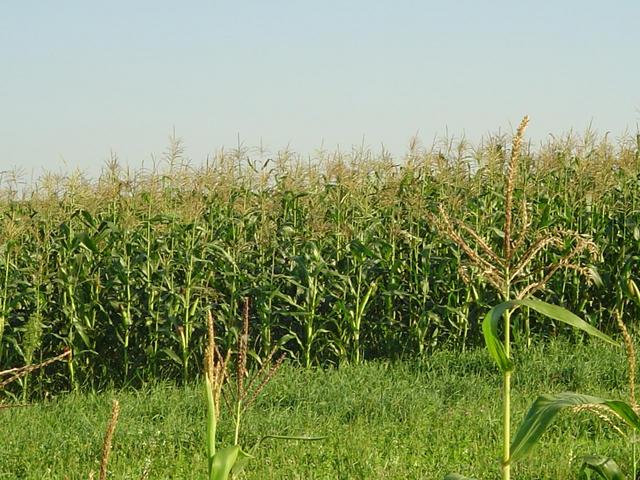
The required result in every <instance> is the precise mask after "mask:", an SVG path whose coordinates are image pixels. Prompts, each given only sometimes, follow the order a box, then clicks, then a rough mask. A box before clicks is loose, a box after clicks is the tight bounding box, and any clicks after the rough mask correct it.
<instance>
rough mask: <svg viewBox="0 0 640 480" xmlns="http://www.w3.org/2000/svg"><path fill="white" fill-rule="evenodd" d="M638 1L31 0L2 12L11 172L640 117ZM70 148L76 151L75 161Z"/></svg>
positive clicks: (1, 134) (559, 127) (561, 128)
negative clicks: (524, 122)
mask: <svg viewBox="0 0 640 480" xmlns="http://www.w3.org/2000/svg"><path fill="white" fill-rule="evenodd" d="M638 25H640V2H638V1H637V0H632V1H618V2H609V4H607V5H606V6H605V4H604V2H600V1H598V2H596V1H584V0H583V1H573V0H571V1H538V2H518V1H514V0H510V1H442V0H441V1H438V2H434V1H429V0H425V1H408V0H395V1H373V0H368V1H361V0H350V1H346V0H343V1H337V0H329V1H327V0H325V1H314V2H311V1H302V0H298V1H293V0H289V1H284V0H270V1H267V0H261V1H231V0H229V1H198V0H192V1H186V2H176V1H165V0H153V1H151V0H128V1H123V0H110V1H108V2H98V1H87V0H83V1H80V0H60V1H55V2H54V1H47V2H44V1H41V0H20V1H14V2H3V5H2V9H1V15H0V170H3V169H6V168H10V167H12V166H22V167H24V169H25V170H26V172H27V173H28V174H31V173H32V172H33V173H35V175H36V176H37V175H38V174H39V173H40V172H41V170H42V169H43V168H47V169H53V170H56V171H59V170H61V169H70V168H75V167H78V166H80V167H82V168H84V169H85V170H88V171H90V172H91V171H93V172H97V171H98V170H99V168H100V166H101V165H102V163H103V162H104V160H105V159H106V158H107V157H108V156H109V152H110V151H111V150H113V151H114V152H116V153H117V154H118V155H119V156H120V158H121V160H122V161H123V162H128V163H129V164H131V165H133V166H135V165H139V164H140V162H141V161H143V160H145V161H148V159H149V157H150V155H151V154H156V155H158V154H160V153H161V152H162V151H163V150H164V149H165V147H166V145H167V137H168V135H169V134H170V133H171V131H172V129H173V128H174V127H175V129H176V132H177V134H178V135H179V136H180V137H182V138H183V139H184V141H185V145H186V148H187V154H188V156H189V157H190V158H192V159H193V161H194V162H200V161H202V160H203V159H204V158H205V156H206V154H207V153H211V152H214V151H216V150H218V149H219V148H220V147H223V146H225V147H228V148H233V147H234V146H235V145H236V139H237V136H238V135H239V136H240V138H241V140H242V141H243V142H244V144H245V145H247V146H256V145H258V144H259V143H260V141H261V140H262V142H263V144H264V146H265V147H267V148H268V149H270V150H272V151H274V150H278V149H281V148H283V147H286V146H287V145H289V146H290V147H291V149H293V150H295V151H297V152H301V153H311V152H312V151H313V150H314V149H316V148H318V147H319V146H320V145H321V144H323V143H324V147H325V148H327V149H329V150H332V149H334V148H335V147H336V146H337V145H340V147H341V148H343V149H347V150H348V149H350V147H351V146H352V145H359V144H361V143H362V141H363V138H364V142H365V144H367V145H369V146H371V147H372V148H374V149H378V148H379V146H380V145H381V144H382V143H384V144H385V145H386V146H387V147H388V148H389V149H390V150H391V151H392V152H393V153H395V154H401V153H403V152H404V150H405V147H406V145H407V144H408V141H409V139H410V137H411V136H412V135H414V134H415V133H416V132H418V133H419V136H420V137H421V138H422V140H423V142H424V143H427V144H429V143H431V141H432V140H433V138H434V136H437V135H442V134H445V133H446V132H447V131H448V132H449V133H450V134H456V135H460V134H462V133H465V134H466V136H467V137H468V138H469V139H470V140H477V139H479V138H480V137H481V136H482V135H483V134H485V133H487V132H496V131H497V130H498V129H501V130H502V131H511V129H512V128H513V126H514V125H516V124H517V123H518V121H519V119H520V117H521V116H522V115H523V114H524V113H528V114H529V115H530V116H531V119H532V123H531V126H530V129H529V134H530V136H531V137H532V138H533V139H534V140H535V139H537V140H538V141H539V140H541V139H544V138H545V136H546V135H548V134H549V133H554V134H559V133H563V132H567V131H569V130H570V129H572V128H573V129H575V130H577V131H583V130H584V129H585V128H586V127H587V126H588V125H589V124H592V125H593V127H594V128H596V129H597V130H598V131H600V132H605V131H611V132H612V134H614V135H619V134H622V133H623V132H624V131H625V129H628V130H629V131H631V132H634V133H635V131H636V129H637V126H636V125H637V124H638V123H640V61H638V58H640V51H639V49H640V28H638ZM63 159H64V161H65V162H66V167H65V166H64V165H65V163H63Z"/></svg>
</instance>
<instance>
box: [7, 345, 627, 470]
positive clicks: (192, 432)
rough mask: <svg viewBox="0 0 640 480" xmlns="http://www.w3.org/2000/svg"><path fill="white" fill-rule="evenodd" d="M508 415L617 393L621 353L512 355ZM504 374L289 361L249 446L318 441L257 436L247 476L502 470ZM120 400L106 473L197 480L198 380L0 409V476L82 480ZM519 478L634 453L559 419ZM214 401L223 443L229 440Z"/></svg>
mask: <svg viewBox="0 0 640 480" xmlns="http://www.w3.org/2000/svg"><path fill="white" fill-rule="evenodd" d="M516 356H517V357H518V358H519V359H520V361H519V365H522V368H520V369H519V370H517V371H516V373H515V375H514V391H515V392H516V395H515V396H514V397H515V398H516V399H517V400H516V402H515V405H514V421H519V420H520V419H521V418H522V415H523V414H524V412H525V410H526V408H527V406H528V404H529V403H530V402H531V401H532V400H533V399H534V398H535V396H536V395H537V393H538V392H540V391H547V392H562V391H566V390H578V391H581V392H585V393H589V394H595V395H603V396H607V397H611V398H626V396H627V386H626V377H625V375H626V364H625V361H624V353H623V351H622V349H615V348H614V347H610V346H607V345H599V344H596V343H595V342H594V343H589V344H573V343H569V342H567V341H551V342H550V343H549V344H547V345H544V346H542V345H539V346H534V347H532V348H531V349H530V350H526V351H516ZM499 382H500V378H499V374H498V372H497V371H496V369H495V367H494V366H493V364H492V363H491V361H490V359H489V357H488V354H487V353H486V351H485V350H483V349H478V350H471V351H467V352H464V353H460V352H451V351H450V352H440V353H437V354H435V355H434V356H432V357H429V358H427V359H424V360H420V361H402V362H366V363H364V364H361V365H357V366H349V365H346V366H343V367H341V368H339V369H325V370H321V369H302V368H300V367H295V366H292V365H284V366H283V371H282V372H281V373H280V375H278V376H277V377H276V378H275V379H274V380H273V382H272V383H271V384H269V385H268V386H267V388H266V389H265V392H264V395H263V396H262V397H261V398H260V399H259V400H258V401H257V403H256V404H255V405H254V406H253V407H252V408H251V409H250V410H249V411H248V412H247V414H246V415H245V421H244V425H245V429H244V430H243V431H242V432H241V441H242V443H243V445H247V446H248V447H249V448H250V446H251V445H253V444H254V443H255V442H256V441H257V440H258V439H259V438H260V437H262V436H263V435H267V434H270V433H277V434H287V435H324V436H326V437H327V438H326V439H325V440H323V441H320V442H313V443H306V442H295V441H292V442H283V441H278V442H275V441H268V440H267V441H265V442H264V443H263V444H262V445H261V446H260V448H259V449H257V451H256V452H255V454H256V456H257V459H256V460H254V461H252V462H249V464H248V466H247V468H246V470H245V471H244V472H243V474H242V476H241V477H242V478H245V479H247V480H250V479H256V480H257V479H260V480H264V479H418V478H420V479H432V478H433V479H437V478H442V477H443V476H444V475H445V474H446V473H447V472H450V471H458V472H461V473H473V475H474V476H477V477H478V478H487V479H489V478H497V477H498V475H499V471H498V465H499V462H498V461H496V459H498V458H499V456H500V445H499V430H500V428H499V423H500V398H499V396H498V395H497V394H496V392H497V391H499V389H498V386H499ZM113 398H117V399H119V401H120V404H121V412H120V419H119V423H118V427H117V429H116V432H115V435H114V442H113V451H112V455H111V458H110V462H109V474H110V477H109V478H117V479H140V478H143V475H145V472H146V475H147V477H146V478H149V479H155V478H162V479H171V478H174V479H191V478H193V479H197V478H205V476H206V461H205V452H204V446H203V445H204V443H203V438H204V432H205V402H204V398H203V393H202V385H200V384H197V385H194V384H191V385H188V386H186V387H175V386H169V385H165V384H156V385H153V386H149V387H147V388H145V389H143V390H140V391H133V390H128V391H127V390H124V391H108V392H105V393H100V394H86V393H84V394H69V395H63V396H60V397H57V398H56V399H54V400H52V401H49V402H45V403H40V404H37V405H34V406H32V407H26V408H14V409H4V410H0V417H1V418H0V438H2V455H0V478H7V479H9V478H11V479H38V480H40V479H83V480H84V479H86V478H88V475H89V472H90V471H92V470H93V471H94V472H97V471H98V469H99V462H100V452H101V448H102V441H103V437H104V429H105V427H106V423H107V421H108V418H109V415H110V409H111V401H112V399H113ZM555 425H556V426H555V427H553V428H552V431H551V432H550V433H549V434H548V435H546V436H545V437H543V440H542V443H541V445H540V446H539V448H538V449H537V450H536V452H535V455H533V456H532V457H531V458H530V459H525V460H524V461H522V462H521V463H519V464H518V465H516V466H515V467H514V475H515V476H516V477H517V478H519V479H523V480H524V479H534V478H535V479H557V478H573V477H574V476H575V474H576V472H577V469H578V467H579V465H572V464H570V463H567V459H568V458H576V457H578V456H580V455H587V454H594V453H598V454H603V455H611V456H613V457H614V458H616V461H618V463H619V464H620V465H621V467H622V468H623V469H624V470H625V471H630V470H629V466H630V462H631V450H630V445H629V443H628V442H627V441H625V440H623V439H621V438H620V437H618V436H617V435H616V433H615V432H614V431H613V429H612V428H610V427H609V426H607V425H606V424H604V423H602V422H600V421H599V420H597V419H596V418H595V417H593V416H590V415H588V414H584V415H579V416H577V417H576V416H575V415H574V416H570V415H566V416H564V415H561V416H560V417H559V419H558V421H557V422H556V424H555ZM233 433H234V432H233V424H232V422H231V419H230V416H228V415H227V414H226V412H225V411H224V409H223V413H222V416H221V425H220V436H221V442H222V443H224V444H229V443H230V442H232V440H233Z"/></svg>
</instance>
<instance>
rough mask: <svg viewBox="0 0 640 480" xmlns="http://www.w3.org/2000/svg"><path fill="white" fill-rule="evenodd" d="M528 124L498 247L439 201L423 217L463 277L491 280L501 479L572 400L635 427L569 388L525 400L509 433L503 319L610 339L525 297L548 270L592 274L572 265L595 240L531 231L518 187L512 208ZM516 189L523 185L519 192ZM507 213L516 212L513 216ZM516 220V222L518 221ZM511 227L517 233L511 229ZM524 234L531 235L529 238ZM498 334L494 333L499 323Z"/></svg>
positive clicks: (509, 182) (618, 409) (624, 409)
mask: <svg viewBox="0 0 640 480" xmlns="http://www.w3.org/2000/svg"><path fill="white" fill-rule="evenodd" d="M528 122H529V118H528V117H526V116H525V117H524V118H523V120H522V122H521V123H520V125H519V127H518V129H517V132H516V135H515V137H514V139H513V145H512V149H511V155H510V158H509V161H508V163H507V165H506V176H505V191H504V217H503V218H504V223H503V225H502V227H503V228H502V230H501V235H500V236H501V238H502V245H501V246H502V252H500V251H499V250H497V249H495V248H492V246H491V244H490V241H488V240H486V239H485V238H484V237H483V236H482V235H481V234H480V233H479V232H477V231H476V230H474V229H473V228H472V227H470V226H469V225H467V224H466V223H464V222H462V221H455V220H453V219H452V218H451V217H450V216H449V214H448V213H447V212H446V211H445V209H444V208H443V207H442V206H441V207H440V209H439V211H440V217H435V216H431V220H432V221H433V222H434V223H435V224H436V226H437V227H438V228H439V230H440V231H442V232H444V233H445V234H446V235H447V236H448V237H449V238H450V239H451V240H453V241H454V242H455V243H456V244H457V245H458V247H459V248H460V249H461V250H462V251H463V252H464V253H465V254H466V256H467V259H468V260H469V265H467V266H464V267H463V269H462V272H461V273H462V275H463V278H469V274H470V273H475V274H477V275H478V276H479V277H481V278H482V279H483V280H484V281H485V282H486V283H488V284H489V285H490V286H492V287H493V288H494V289H495V290H496V291H497V293H498V294H499V296H500V298H501V299H502V300H503V302H502V303H500V304H499V305H497V306H495V307H493V308H492V309H491V310H490V311H489V312H488V313H487V314H486V316H485V318H484V321H483V323H482V332H483V335H484V338H485V342H486V345H487V349H488V350H489V353H490V355H491V357H492V358H493V359H494V361H495V362H496V364H497V365H498V367H499V369H500V371H501V372H502V376H503V382H502V402H503V409H502V424H503V431H502V445H503V448H502V464H501V471H502V479H503V480H509V479H510V478H511V465H512V464H513V463H514V462H516V461H517V460H519V459H521V458H522V457H524V456H525V455H526V454H527V453H529V451H530V450H531V449H532V448H533V446H534V445H535V444H536V443H537V441H538V440H539V439H540V437H541V436H542V434H543V432H544V431H545V429H546V427H547V426H548V425H549V424H550V423H551V422H552V420H553V419H554V417H555V416H556V414H557V413H558V412H559V411H560V410H562V409H563V408H574V407H577V406H581V405H582V406H593V408H598V407H599V406H601V407H604V408H607V409H609V410H611V411H612V412H614V413H615V414H616V415H617V416H619V417H620V418H621V419H622V420H624V421H625V422H627V423H628V424H630V425H632V426H633V427H635V428H640V418H638V416H637V415H636V413H635V412H634V410H633V409H632V407H631V406H629V405H628V404H627V403H625V402H621V401H613V400H605V399H601V398H597V397H592V396H587V395H580V394H577V393H572V392H565V393H560V394H557V395H541V396H540V397H538V399H537V400H536V401H535V402H534V403H533V404H532V406H531V408H530V410H529V412H528V413H527V415H526V416H525V418H524V420H523V422H522V424H521V425H520V427H519V429H518V430H517V432H516V434H515V436H514V437H513V439H512V438H511V375H512V372H513V370H514V362H513V359H512V355H511V321H512V320H511V318H512V314H513V312H514V311H515V310H516V309H517V308H520V307H523V306H524V307H528V308H529V309H531V310H534V311H536V312H538V313H539V314H542V315H543V316H546V317H548V318H550V319H552V320H556V321H559V322H563V323H565V324H567V325H569V326H572V327H574V328H577V329H580V330H582V331H584V332H586V333H588V334H590V335H592V336H594V337H597V338H600V339H602V340H604V341H607V342H610V343H612V344H614V345H615V342H614V341H613V340H612V339H611V338H609V337H608V336H607V335H605V334H603V333H602V332H600V331H599V330H597V329H596V328H594V327H593V326H591V325H590V324H588V323H586V322H585V321H584V320H582V319H581V318H579V317H578V316H576V315H574V314H573V313H571V312H569V311H568V310H566V309H564V308H562V307H560V306H556V305H552V304H549V303H546V302H543V301H541V300H537V299H534V298H532V295H533V294H534V293H535V292H537V291H540V290H542V289H543V288H545V286H546V285H547V283H548V282H549V280H550V279H551V278H552V277H553V276H554V274H555V273H556V272H557V271H559V270H561V269H574V270H577V271H578V272H579V273H582V274H585V275H588V276H590V277H591V278H595V279H596V280H597V279H598V277H597V274H595V272H594V270H593V269H586V268H583V267H581V266H580V265H579V264H578V261H577V260H578V257H579V256H580V255H581V254H582V253H583V252H585V251H586V252H588V253H590V254H591V255H592V256H595V254H596V253H597V249H596V246H595V244H593V242H592V241H591V240H590V239H589V238H588V237H585V236H582V235H580V234H578V233H576V232H572V231H563V230H555V231H550V230H548V229H547V228H541V229H539V230H538V231H533V232H531V231H530V230H531V225H532V222H531V220H530V218H529V212H528V205H527V201H526V197H525V196H524V193H523V194H522V198H521V201H520V204H521V205H520V207H519V209H518V210H516V209H515V208H514V203H515V202H514V192H515V191H516V188H515V187H516V179H517V177H518V166H519V163H520V150H521V146H522V141H523V137H524V131H525V129H526V127H527V124H528ZM522 191H524V189H523V190H522ZM514 211H515V212H517V213H519V215H516V216H514ZM518 220H519V223H518ZM515 232H519V235H515ZM530 236H531V237H530ZM550 247H555V248H556V250H559V251H560V253H559V254H558V255H556V256H557V258H558V259H557V260H555V261H554V262H553V263H551V264H550V265H548V266H547V267H546V269H544V270H543V271H536V270H533V269H532V267H531V265H532V260H533V259H534V258H536V257H537V256H538V255H539V254H540V252H543V251H545V250H548V249H549V248H550ZM501 325H502V335H503V338H502V339H501V338H500V332H499V330H500V326H501ZM445 478H446V479H447V480H454V479H464V478H466V477H462V476H460V475H458V474H450V475H447V476H446V477H445Z"/></svg>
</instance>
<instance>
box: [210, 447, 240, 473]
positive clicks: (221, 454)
mask: <svg viewBox="0 0 640 480" xmlns="http://www.w3.org/2000/svg"><path fill="white" fill-rule="evenodd" d="M249 457H250V455H249V454H247V453H245V452H243V451H242V449H241V448H240V445H232V446H230V447H225V448H221V449H220V450H218V451H217V452H216V454H215V455H214V456H213V459H212V462H211V464H210V468H209V480H227V479H228V478H229V474H230V473H231V469H232V468H233V467H234V465H236V463H237V462H240V461H244V460H245V459H247V458H249Z"/></svg>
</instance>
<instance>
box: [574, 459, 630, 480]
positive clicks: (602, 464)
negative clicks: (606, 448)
mask: <svg viewBox="0 0 640 480" xmlns="http://www.w3.org/2000/svg"><path fill="white" fill-rule="evenodd" d="M591 472H593V473H595V474H596V475H597V478H602V479H603V480H625V476H624V475H623V473H622V471H621V470H620V467H619V466H618V464H617V463H616V462H615V461H614V460H613V459H612V458H609V457H603V456H601V455H588V456H585V457H582V466H581V467H580V475H581V476H582V475H584V476H586V477H587V478H589V479H590V478H591V475H590V473H591Z"/></svg>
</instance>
